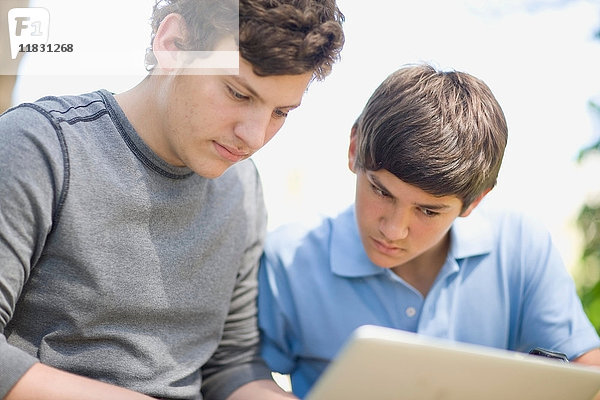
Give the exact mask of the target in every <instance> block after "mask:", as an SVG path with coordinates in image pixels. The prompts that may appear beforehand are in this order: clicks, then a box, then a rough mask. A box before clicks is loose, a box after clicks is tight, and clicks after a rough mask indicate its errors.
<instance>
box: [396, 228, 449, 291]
mask: <svg viewBox="0 0 600 400" xmlns="http://www.w3.org/2000/svg"><path fill="white" fill-rule="evenodd" d="M449 248H450V234H449V233H447V234H446V235H445V236H444V238H443V239H442V240H441V241H440V242H439V243H438V244H437V245H435V246H434V247H432V248H431V249H429V250H428V251H426V252H425V253H423V254H421V255H419V256H417V257H416V258H414V259H412V260H410V261H409V262H407V263H405V264H402V265H399V266H397V267H393V268H392V271H393V272H394V273H395V274H396V275H398V276H399V277H400V278H402V279H404V280H405V281H406V282H407V283H408V284H410V285H411V286H412V287H414V288H415V289H417V290H418V291H419V292H420V293H421V294H422V295H423V297H426V296H427V293H429V290H430V289H431V286H432V285H433V282H434V281H435V278H436V277H437V275H438V273H439V272H440V270H441V269H442V266H443V265H444V263H445V262H446V257H447V255H448V250H449Z"/></svg>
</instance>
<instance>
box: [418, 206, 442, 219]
mask: <svg viewBox="0 0 600 400" xmlns="http://www.w3.org/2000/svg"><path fill="white" fill-rule="evenodd" d="M420 210H421V212H422V213H423V214H424V215H425V216H426V217H435V216H437V215H439V214H440V213H439V212H437V211H432V210H430V209H428V208H420Z"/></svg>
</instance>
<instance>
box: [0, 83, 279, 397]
mask: <svg viewBox="0 0 600 400" xmlns="http://www.w3.org/2000/svg"><path fill="white" fill-rule="evenodd" d="M265 228H266V213H265V208H264V202H263V198H262V189H261V186H260V181H259V177H258V174H257V171H256V168H255V167H254V165H253V164H252V162H251V161H245V162H241V163H239V164H237V165H234V166H233V167H231V168H230V169H229V170H227V171H226V172H225V174H223V175H222V176H221V177H219V178H217V179H206V178H203V177H200V176H198V175H196V174H194V173H193V172H192V171H191V170H189V169H188V168H180V167H173V166H172V165H169V164H167V163H165V162H164V161H162V160H161V159H160V158H158V156H157V155H156V154H155V153H153V152H152V150H151V149H150V148H149V147H148V146H147V145H146V144H145V143H144V142H143V141H142V140H141V138H140V137H139V136H138V135H137V133H136V132H135V130H134V129H133V127H132V125H131V124H130V123H129V121H128V120H127V118H126V117H125V114H124V113H123V111H122V110H121V109H120V108H119V106H118V104H117V102H116V101H115V99H114V98H113V96H112V95H111V94H110V93H108V92H107V91H98V92H94V93H90V94H86V95H82V96H69V97H60V98H55V97H48V98H44V99H41V100H40V101H38V102H36V103H33V104H24V105H21V106H19V107H17V108H14V109H12V110H10V111H8V112H6V113H5V114H4V115H2V116H1V117H0V333H2V334H1V335H0V398H3V397H4V396H5V395H6V393H7V392H8V391H9V390H10V389H11V387H12V386H13V385H14V384H15V383H16V382H17V380H18V379H19V378H20V377H21V376H22V375H23V374H24V373H25V372H26V371H27V369H28V368H30V367H31V366H32V365H33V364H34V363H35V362H37V361H41V362H42V363H44V364H47V365H51V366H54V367H57V368H60V369H63V370H66V371H70V372H73V373H76V374H80V375H84V376H87V377H91V378H94V379H98V380H102V381H105V382H109V383H113V384H116V385H119V386H123V387H127V388H130V389H132V390H135V391H139V392H142V393H146V394H148V395H150V396H153V397H160V398H171V399H201V398H202V395H201V386H202V393H203V395H204V398H205V399H223V398H225V397H227V395H229V394H230V393H231V392H232V391H233V390H235V389H236V388H238V387H239V386H241V385H243V384H244V383H247V382H249V381H252V380H255V379H265V378H266V379H269V378H270V372H269V371H268V369H267V368H266V367H265V365H264V363H263V362H262V360H261V359H260V358H259V357H258V355H257V354H258V353H257V345H258V331H257V327H256V305H255V296H256V289H257V288H256V268H257V265H258V259H259V256H260V253H261V250H262V244H263V240H264V234H265Z"/></svg>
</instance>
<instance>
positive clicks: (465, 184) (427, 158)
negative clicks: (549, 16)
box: [355, 65, 508, 210]
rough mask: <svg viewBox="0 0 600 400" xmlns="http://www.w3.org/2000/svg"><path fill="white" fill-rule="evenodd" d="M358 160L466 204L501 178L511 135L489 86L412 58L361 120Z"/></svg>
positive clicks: (361, 164)
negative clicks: (417, 62)
mask: <svg viewBox="0 0 600 400" xmlns="http://www.w3.org/2000/svg"><path fill="white" fill-rule="evenodd" d="M355 128H356V130H355V132H356V135H358V136H357V139H358V140H357V149H356V161H355V167H356V168H357V169H363V170H379V169H382V168H383V169H385V170H387V171H389V172H390V173H392V174H394V175H395V176H396V177H398V178H399V179H400V180H402V181H404V182H406V183H409V184H411V185H414V186H417V187H419V188H420V189H422V190H424V191H426V192H428V193H430V194H432V195H435V196H447V195H454V196H457V197H458V198H459V199H461V200H462V202H463V210H464V209H466V208H467V207H468V206H469V205H470V204H471V203H472V202H473V201H474V200H475V199H476V198H477V197H478V196H479V195H480V194H482V193H483V192H484V191H485V190H486V189H489V188H492V187H494V186H495V184H496V180H497V177H498V172H499V170H500V165H501V164H502V157H503V155H504V149H505V147H506V142H507V138H508V131H507V125H506V120H505V117H504V113H503V112H502V108H501V107H500V105H499V104H498V102H497V100H496V98H495V97H494V95H493V94H492V92H491V90H490V89H489V87H488V86H487V85H486V84H485V83H484V82H483V81H481V80H480V79H478V78H475V77H474V76H471V75H469V74H467V73H464V72H458V71H438V70H436V69H435V68H434V67H432V66H430V65H411V66H406V67H404V68H401V69H399V70H398V71H396V72H394V73H393V74H391V75H390V76H389V77H388V78H386V79H385V80H384V81H383V83H382V84H381V85H380V86H379V87H378V88H377V89H376V90H375V92H374V93H373V95H372V96H371V98H370V99H369V101H368V102H367V104H366V106H365V108H364V110H363V112H362V114H361V115H360V117H359V118H358V120H357V122H356V125H355Z"/></svg>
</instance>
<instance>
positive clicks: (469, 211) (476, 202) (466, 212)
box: [460, 188, 492, 217]
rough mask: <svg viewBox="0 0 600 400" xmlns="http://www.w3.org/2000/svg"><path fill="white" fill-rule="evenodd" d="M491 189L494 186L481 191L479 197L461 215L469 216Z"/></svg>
mask: <svg viewBox="0 0 600 400" xmlns="http://www.w3.org/2000/svg"><path fill="white" fill-rule="evenodd" d="M491 190H492V188H488V189H486V190H485V191H484V192H483V193H481V194H480V195H479V197H477V198H476V199H475V200H473V202H472V203H471V204H470V205H469V207H468V208H467V209H466V210H465V211H463V212H462V214H460V217H468V216H469V214H471V212H472V211H473V210H474V209H475V207H477V206H478V205H479V203H481V200H483V198H484V197H485V195H486V194H488V193H489V192H490V191H491Z"/></svg>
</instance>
